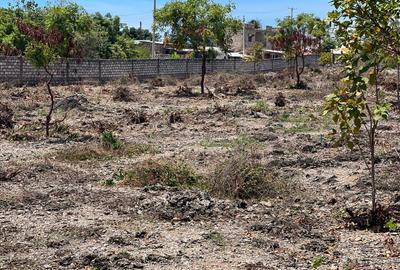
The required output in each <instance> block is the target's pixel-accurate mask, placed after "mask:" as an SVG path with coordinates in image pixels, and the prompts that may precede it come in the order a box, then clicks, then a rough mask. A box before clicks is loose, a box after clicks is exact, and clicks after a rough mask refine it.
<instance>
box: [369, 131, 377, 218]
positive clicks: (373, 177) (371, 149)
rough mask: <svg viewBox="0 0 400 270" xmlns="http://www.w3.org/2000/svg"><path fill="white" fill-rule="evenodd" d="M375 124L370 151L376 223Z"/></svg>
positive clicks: (373, 206) (373, 210) (373, 216)
mask: <svg viewBox="0 0 400 270" xmlns="http://www.w3.org/2000/svg"><path fill="white" fill-rule="evenodd" d="M375 132H376V128H375V124H374V127H372V129H371V133H370V146H369V147H370V151H371V157H370V159H371V187H372V196H371V197H372V198H371V199H372V212H371V214H372V216H371V218H372V223H373V224H375V222H376V179H375V177H376V176H375V135H376V134H375Z"/></svg>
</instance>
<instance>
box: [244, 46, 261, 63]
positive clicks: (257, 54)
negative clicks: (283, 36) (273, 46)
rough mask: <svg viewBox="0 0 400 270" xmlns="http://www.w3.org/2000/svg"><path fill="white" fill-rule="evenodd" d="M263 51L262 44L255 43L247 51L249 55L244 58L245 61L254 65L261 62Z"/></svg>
mask: <svg viewBox="0 0 400 270" xmlns="http://www.w3.org/2000/svg"><path fill="white" fill-rule="evenodd" d="M263 50H264V44H262V43H261V42H255V43H254V44H253V45H252V46H251V48H250V49H249V53H248V55H247V56H246V58H245V60H246V61H249V62H256V63H259V62H261V61H262V60H263Z"/></svg>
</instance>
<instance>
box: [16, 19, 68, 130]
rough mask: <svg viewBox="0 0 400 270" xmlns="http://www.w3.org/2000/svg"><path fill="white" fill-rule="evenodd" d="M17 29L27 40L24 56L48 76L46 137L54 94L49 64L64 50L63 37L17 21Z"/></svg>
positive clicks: (49, 29)
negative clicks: (27, 44)
mask: <svg viewBox="0 0 400 270" xmlns="http://www.w3.org/2000/svg"><path fill="white" fill-rule="evenodd" d="M17 25H18V28H19V30H20V32H21V33H23V34H24V35H25V36H26V37H27V38H28V39H30V41H31V42H30V43H29V46H28V47H27V48H26V51H25V55H26V57H27V58H28V59H29V60H30V61H31V62H32V64H33V65H34V66H35V67H38V68H43V69H44V70H45V72H46V73H47V75H48V80H47V81H46V88H47V92H48V94H49V98H50V109H49V112H48V114H47V116H46V137H49V135H50V124H51V120H52V114H53V110H54V94H53V91H52V89H51V83H52V81H53V76H54V75H53V72H52V71H51V68H50V65H51V63H52V62H53V61H54V60H55V59H56V58H57V57H59V56H60V53H61V52H63V49H64V42H63V41H64V37H63V35H62V33H61V32H60V31H58V30H57V29H56V28H45V27H42V26H33V25H30V24H27V23H25V22H23V21H22V20H19V21H18V23H17Z"/></svg>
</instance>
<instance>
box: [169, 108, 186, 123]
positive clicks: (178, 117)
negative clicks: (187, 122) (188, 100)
mask: <svg viewBox="0 0 400 270" xmlns="http://www.w3.org/2000/svg"><path fill="white" fill-rule="evenodd" d="M169 123H170V124H174V123H183V116H182V113H181V112H180V111H173V112H171V113H170V115H169Z"/></svg>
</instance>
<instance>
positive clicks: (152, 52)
mask: <svg viewBox="0 0 400 270" xmlns="http://www.w3.org/2000/svg"><path fill="white" fill-rule="evenodd" d="M156 9H157V0H154V7H153V37H152V40H153V42H152V44H151V58H153V59H154V58H156Z"/></svg>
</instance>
